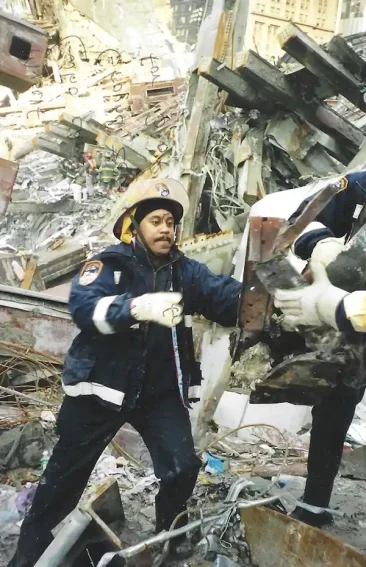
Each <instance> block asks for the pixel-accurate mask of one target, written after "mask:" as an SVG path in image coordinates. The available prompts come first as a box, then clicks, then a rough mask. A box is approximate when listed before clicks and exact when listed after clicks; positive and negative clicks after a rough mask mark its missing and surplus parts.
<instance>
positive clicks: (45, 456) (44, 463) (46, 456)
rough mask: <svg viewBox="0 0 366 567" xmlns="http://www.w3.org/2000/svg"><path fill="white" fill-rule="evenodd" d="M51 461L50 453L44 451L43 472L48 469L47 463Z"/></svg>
mask: <svg viewBox="0 0 366 567" xmlns="http://www.w3.org/2000/svg"><path fill="white" fill-rule="evenodd" d="M49 460H50V454H49V452H48V451H43V453H42V459H41V469H42V472H44V470H45V468H46V466H47V463H48V461H49Z"/></svg>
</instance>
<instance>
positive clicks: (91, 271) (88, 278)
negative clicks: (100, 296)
mask: <svg viewBox="0 0 366 567" xmlns="http://www.w3.org/2000/svg"><path fill="white" fill-rule="evenodd" d="M102 269H103V263H102V262H100V261H99V260H93V261H92V262H86V264H85V265H84V267H83V269H82V270H81V273H80V277H79V284H80V285H90V284H91V283H93V282H95V280H96V279H97V277H98V276H99V275H100V273H101V271H102Z"/></svg>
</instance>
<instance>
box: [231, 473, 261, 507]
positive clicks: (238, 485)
mask: <svg viewBox="0 0 366 567" xmlns="http://www.w3.org/2000/svg"><path fill="white" fill-rule="evenodd" d="M253 484H254V483H253V482H252V481H251V480H248V479H247V478H246V477H242V478H239V479H238V480H236V481H235V482H234V484H232V485H231V486H230V488H229V492H228V494H227V496H226V498H225V500H224V502H225V504H226V503H228V502H236V501H237V499H238V497H239V494H240V493H241V491H242V490H243V489H244V488H246V487H247V486H251V485H253Z"/></svg>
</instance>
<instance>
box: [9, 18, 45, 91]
mask: <svg viewBox="0 0 366 567" xmlns="http://www.w3.org/2000/svg"><path fill="white" fill-rule="evenodd" d="M47 43H48V35H47V33H46V32H45V31H44V30H42V29H41V28H38V27H36V26H33V25H31V24H29V23H28V22H25V21H23V20H21V19H19V18H17V17H15V16H11V15H10V14H6V13H5V12H0V84H1V85H4V86H6V87H9V88H10V89H13V90H15V91H18V92H21V93H22V92H24V91H26V90H27V89H29V87H31V86H32V85H34V84H35V83H37V81H38V80H39V79H40V78H41V77H42V69H43V62H44V59H45V55H46V51H47Z"/></svg>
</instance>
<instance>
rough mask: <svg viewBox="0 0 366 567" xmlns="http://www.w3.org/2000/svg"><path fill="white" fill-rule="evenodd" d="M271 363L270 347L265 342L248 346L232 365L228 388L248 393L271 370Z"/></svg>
mask: <svg viewBox="0 0 366 567" xmlns="http://www.w3.org/2000/svg"><path fill="white" fill-rule="evenodd" d="M272 363H273V359H272V355H271V349H270V347H269V346H268V345H267V344H265V343H257V344H255V345H254V346H252V347H250V348H248V349H247V350H245V351H244V352H243V354H242V355H241V356H240V358H239V360H237V361H236V362H234V364H233V365H232V368H231V378H230V389H231V390H234V391H235V390H239V391H240V392H241V393H243V394H247V393H250V392H251V391H252V390H254V389H255V386H256V384H257V383H258V382H260V381H261V380H262V379H263V378H264V376H265V375H266V374H267V373H268V372H269V371H270V370H271V368H272Z"/></svg>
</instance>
